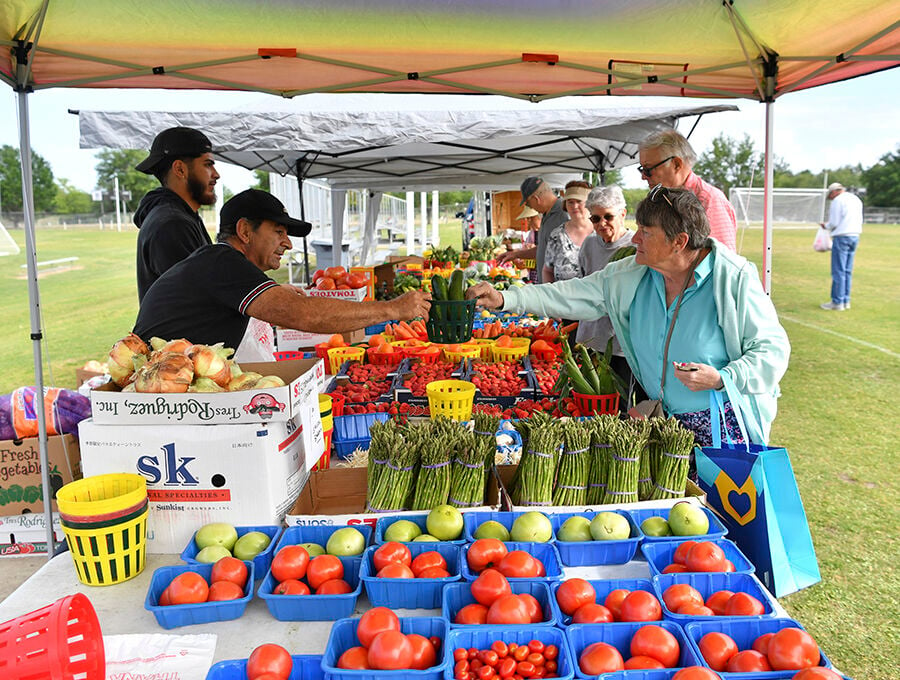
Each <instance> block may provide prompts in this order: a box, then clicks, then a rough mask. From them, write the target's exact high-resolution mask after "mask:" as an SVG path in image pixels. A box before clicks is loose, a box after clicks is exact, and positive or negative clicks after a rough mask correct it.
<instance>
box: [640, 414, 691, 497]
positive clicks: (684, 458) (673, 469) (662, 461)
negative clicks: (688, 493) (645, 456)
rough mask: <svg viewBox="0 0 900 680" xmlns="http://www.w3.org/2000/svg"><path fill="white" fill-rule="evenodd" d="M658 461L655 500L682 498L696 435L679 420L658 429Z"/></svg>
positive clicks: (654, 481) (654, 489)
mask: <svg viewBox="0 0 900 680" xmlns="http://www.w3.org/2000/svg"><path fill="white" fill-rule="evenodd" d="M657 442H658V443H657V453H658V456H657V459H656V463H655V466H654V467H655V472H654V477H653V491H652V493H651V494H650V499H651V500H660V499H663V498H681V497H682V496H684V487H685V485H686V484H687V476H688V468H689V467H690V462H691V452H692V451H693V449H694V433H693V432H691V431H690V430H687V429H685V428H684V427H682V426H681V423H679V422H678V421H677V420H676V419H675V418H669V419H668V420H666V421H663V422H662V423H661V424H660V425H659V426H658V429H657Z"/></svg>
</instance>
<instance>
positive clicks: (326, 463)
mask: <svg viewBox="0 0 900 680" xmlns="http://www.w3.org/2000/svg"><path fill="white" fill-rule="evenodd" d="M332 403H333V402H332ZM333 434H334V428H332V429H330V430H325V431H324V432H323V433H322V435H323V437H324V439H325V453H323V454H322V457H321V458H319V460H318V461H317V462H316V464H315V465H313V471H314V472H315V471H316V470H327V469H328V468H329V467H330V466H331V436H332V435H333Z"/></svg>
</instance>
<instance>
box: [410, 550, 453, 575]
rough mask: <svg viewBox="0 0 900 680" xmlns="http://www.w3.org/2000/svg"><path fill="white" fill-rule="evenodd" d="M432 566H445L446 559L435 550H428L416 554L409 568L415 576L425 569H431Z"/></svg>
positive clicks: (442, 567)
mask: <svg viewBox="0 0 900 680" xmlns="http://www.w3.org/2000/svg"><path fill="white" fill-rule="evenodd" d="M433 567H440V568H441V569H446V568H447V560H445V559H444V556H443V555H441V554H440V553H439V552H438V551H437V550H429V551H427V552H423V553H421V554H419V555H416V559H414V560H413V561H412V564H411V565H410V568H411V569H412V572H413V574H415V575H416V577H418V576H419V574H420V573H421V572H423V571H425V570H426V569H431V568H433Z"/></svg>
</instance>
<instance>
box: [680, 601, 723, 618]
mask: <svg viewBox="0 0 900 680" xmlns="http://www.w3.org/2000/svg"><path fill="white" fill-rule="evenodd" d="M675 613H676V614H684V615H685V616H715V615H716V613H715V612H714V611H713V610H712V609H710V608H709V607H707V606H706V605H703V604H696V603H694V602H688V603H687V604H683V605H681V606H680V607H679V608H678V609H676V610H675Z"/></svg>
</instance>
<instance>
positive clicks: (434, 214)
mask: <svg viewBox="0 0 900 680" xmlns="http://www.w3.org/2000/svg"><path fill="white" fill-rule="evenodd" d="M439 208H440V201H439V200H438V192H437V191H432V192H431V242H432V243H433V244H434V245H435V246H438V245H440V242H441V234H440V230H439V229H438V219H439V218H440V215H439V214H438V211H439Z"/></svg>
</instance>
